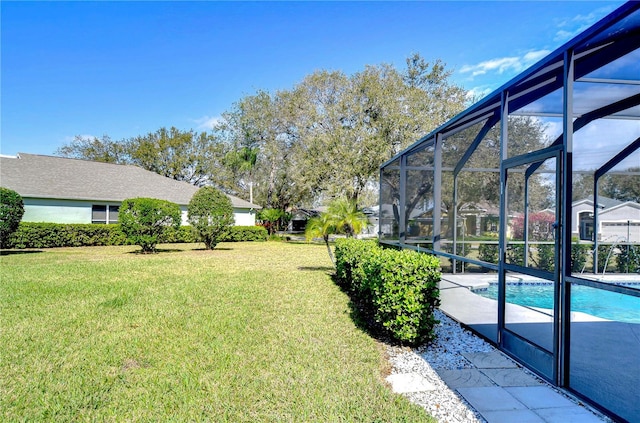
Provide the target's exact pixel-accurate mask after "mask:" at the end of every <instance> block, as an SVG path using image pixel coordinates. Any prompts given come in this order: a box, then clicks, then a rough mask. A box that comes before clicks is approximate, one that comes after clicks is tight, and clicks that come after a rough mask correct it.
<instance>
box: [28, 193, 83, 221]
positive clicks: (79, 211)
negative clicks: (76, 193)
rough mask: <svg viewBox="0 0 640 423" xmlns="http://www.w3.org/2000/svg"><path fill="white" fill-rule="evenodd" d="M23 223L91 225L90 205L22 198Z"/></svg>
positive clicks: (77, 202) (70, 201) (68, 201)
mask: <svg viewBox="0 0 640 423" xmlns="http://www.w3.org/2000/svg"><path fill="white" fill-rule="evenodd" d="M23 202H24V215H23V216H22V221H23V222H50V223H91V203H87V202H85V201H72V200H47V199H39V198H23Z"/></svg>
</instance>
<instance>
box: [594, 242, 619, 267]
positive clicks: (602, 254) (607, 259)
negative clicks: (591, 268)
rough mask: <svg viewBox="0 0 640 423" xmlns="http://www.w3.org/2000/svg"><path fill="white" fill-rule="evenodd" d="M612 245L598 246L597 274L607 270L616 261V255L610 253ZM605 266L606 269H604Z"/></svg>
mask: <svg viewBox="0 0 640 423" xmlns="http://www.w3.org/2000/svg"><path fill="white" fill-rule="evenodd" d="M612 248H613V245H612V244H598V273H602V272H605V271H607V270H609V269H610V268H611V267H612V266H613V263H614V262H615V261H616V255H615V254H614V253H613V251H611V249H612ZM605 266H607V269H605V268H604V267H605Z"/></svg>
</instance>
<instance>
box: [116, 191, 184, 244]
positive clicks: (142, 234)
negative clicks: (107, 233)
mask: <svg viewBox="0 0 640 423" xmlns="http://www.w3.org/2000/svg"><path fill="white" fill-rule="evenodd" d="M118 220H119V222H120V227H121V229H122V232H124V234H125V235H126V236H127V238H128V239H129V240H130V241H131V242H132V243H134V244H136V245H139V246H140V247H142V252H143V253H154V252H155V250H156V245H157V244H158V243H160V242H163V241H165V240H166V238H167V236H168V235H170V234H171V233H172V232H174V231H176V230H177V229H178V228H179V227H180V223H181V220H182V219H181V212H180V207H179V206H178V205H177V204H175V203H172V202H170V201H166V200H158V199H156V198H129V199H126V200H124V201H123V202H122V205H121V206H120V211H119V213H118Z"/></svg>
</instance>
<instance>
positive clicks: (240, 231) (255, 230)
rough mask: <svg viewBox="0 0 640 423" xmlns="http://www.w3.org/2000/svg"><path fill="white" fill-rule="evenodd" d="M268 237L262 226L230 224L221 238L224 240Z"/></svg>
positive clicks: (261, 239)
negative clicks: (227, 230)
mask: <svg viewBox="0 0 640 423" xmlns="http://www.w3.org/2000/svg"><path fill="white" fill-rule="evenodd" d="M268 237H269V234H268V232H267V229H266V228H264V227H263V226H232V227H231V228H230V230H229V232H228V233H227V235H226V236H225V237H224V238H223V239H222V240H221V241H225V242H245V241H266V240H267V238H268Z"/></svg>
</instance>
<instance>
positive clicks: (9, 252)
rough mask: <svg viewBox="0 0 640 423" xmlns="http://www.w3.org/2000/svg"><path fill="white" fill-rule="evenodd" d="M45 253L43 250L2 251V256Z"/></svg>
mask: <svg viewBox="0 0 640 423" xmlns="http://www.w3.org/2000/svg"><path fill="white" fill-rule="evenodd" d="M34 253H44V251H42V250H0V256H12V255H14V254H34Z"/></svg>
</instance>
